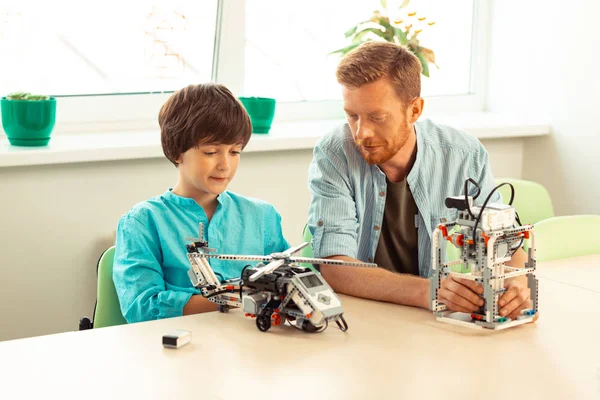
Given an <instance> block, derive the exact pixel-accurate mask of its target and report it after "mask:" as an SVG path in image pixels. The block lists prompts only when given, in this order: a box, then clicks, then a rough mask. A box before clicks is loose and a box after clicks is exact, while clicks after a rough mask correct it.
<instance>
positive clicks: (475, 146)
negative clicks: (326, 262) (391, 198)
mask: <svg viewBox="0 0 600 400" xmlns="http://www.w3.org/2000/svg"><path fill="white" fill-rule="evenodd" d="M414 127H415V132H416V136H417V157H416V160H415V162H414V165H413V167H412V169H411V170H410V172H409V174H408V176H407V178H406V179H407V183H408V185H409V187H410V190H411V192H412V194H413V197H414V199H415V203H416V205H417V208H418V210H419V213H418V215H417V216H416V217H415V226H416V227H417V237H418V258H419V274H420V276H422V277H428V276H429V274H430V270H431V234H432V232H433V230H434V229H435V227H436V226H437V225H438V224H440V223H442V222H446V221H448V222H449V221H453V220H455V219H456V218H457V216H458V210H456V209H448V208H446V206H445V204H444V201H445V199H446V197H450V196H458V195H462V194H463V193H464V183H465V180H466V179H468V178H472V179H473V180H475V181H476V182H477V183H478V184H479V186H480V187H481V194H480V196H479V197H478V198H477V200H476V201H475V203H476V204H482V203H483V201H484V200H485V198H486V197H487V196H488V194H489V193H490V191H491V190H493V188H494V186H495V185H494V178H493V176H492V172H491V168H490V165H489V160H488V153H487V151H486V150H485V148H484V147H483V145H482V144H481V143H480V142H479V140H478V139H477V138H475V137H474V136H471V135H469V134H467V133H464V132H461V131H459V130H456V129H453V128H451V127H448V126H444V125H438V124H435V123H434V122H432V121H431V120H428V119H425V120H420V121H417V123H415V125H414ZM308 184H309V188H310V191H311V196H312V198H311V204H310V209H309V218H308V220H309V222H308V226H309V229H310V231H311V233H312V235H313V239H312V243H311V244H312V247H313V254H314V256H315V257H328V256H333V255H345V256H348V257H352V258H356V259H358V260H361V261H368V262H372V261H373V260H374V259H375V251H376V250H377V244H378V243H379V234H380V232H381V230H380V229H379V228H380V227H381V223H382V221H383V213H384V210H385V198H386V188H387V185H386V179H385V174H384V173H383V172H382V171H381V169H379V167H377V166H375V165H369V164H368V163H367V162H366V161H365V159H364V158H363V157H362V155H361V153H360V151H359V150H358V149H357V148H356V145H355V144H354V141H353V138H352V132H351V131H350V127H349V126H348V124H343V125H340V126H339V127H337V128H336V129H334V131H333V132H331V133H330V134H328V135H326V136H324V137H322V138H321V139H320V140H319V142H318V143H317V145H316V146H315V148H314V152H313V160H312V162H311V164H310V167H309V172H308ZM469 188H470V190H469V192H470V193H469V194H470V195H474V194H475V193H476V192H477V189H476V188H475V187H474V185H469ZM500 198H501V196H500V193H499V192H496V193H494V195H493V196H492V198H491V199H490V202H493V201H499V200H500Z"/></svg>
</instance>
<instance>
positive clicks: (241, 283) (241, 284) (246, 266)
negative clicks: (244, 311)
mask: <svg viewBox="0 0 600 400" xmlns="http://www.w3.org/2000/svg"><path fill="white" fill-rule="evenodd" d="M248 267H250V268H252V265H250V264H246V265H244V268H242V273H241V274H240V303H241V302H242V288H243V287H244V278H243V276H244V271H245V270H246V268H248Z"/></svg>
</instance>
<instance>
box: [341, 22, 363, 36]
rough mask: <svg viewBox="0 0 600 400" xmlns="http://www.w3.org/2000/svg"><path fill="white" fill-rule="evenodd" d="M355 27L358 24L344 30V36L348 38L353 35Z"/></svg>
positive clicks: (356, 27)
mask: <svg viewBox="0 0 600 400" xmlns="http://www.w3.org/2000/svg"><path fill="white" fill-rule="evenodd" d="M359 25H360V24H359ZM357 29H358V25H356V26H353V27H352V28H350V29H348V30H347V31H346V33H344V36H346V38H349V37H350V36H352V35H354V32H356V30H357Z"/></svg>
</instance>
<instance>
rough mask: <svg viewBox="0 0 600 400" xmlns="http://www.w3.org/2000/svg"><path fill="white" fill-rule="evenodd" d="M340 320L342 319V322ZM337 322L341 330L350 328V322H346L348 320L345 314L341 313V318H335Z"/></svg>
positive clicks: (344, 330)
mask: <svg viewBox="0 0 600 400" xmlns="http://www.w3.org/2000/svg"><path fill="white" fill-rule="evenodd" d="M340 320H341V321H342V323H340ZM335 323H336V324H337V326H338V327H339V328H340V331H342V332H346V331H347V330H348V323H347V322H346V320H345V319H344V316H343V315H340V318H339V320H335Z"/></svg>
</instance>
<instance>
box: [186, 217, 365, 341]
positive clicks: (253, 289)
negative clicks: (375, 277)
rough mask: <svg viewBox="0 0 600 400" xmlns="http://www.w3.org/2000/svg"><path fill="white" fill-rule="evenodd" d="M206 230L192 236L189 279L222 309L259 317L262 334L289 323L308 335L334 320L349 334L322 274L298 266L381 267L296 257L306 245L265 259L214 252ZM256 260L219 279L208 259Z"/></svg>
mask: <svg viewBox="0 0 600 400" xmlns="http://www.w3.org/2000/svg"><path fill="white" fill-rule="evenodd" d="M203 232H204V226H203V224H202V223H200V235H199V236H200V237H199V238H192V239H191V241H192V243H191V244H189V245H186V248H187V251H188V253H187V257H188V259H189V261H190V264H191V268H190V269H189V270H188V276H189V277H190V280H191V281H192V284H193V285H194V287H196V288H198V289H200V293H201V295H202V296H204V297H205V298H207V299H208V300H210V301H212V302H213V303H216V304H218V305H219V311H221V312H227V311H228V310H229V308H231V307H239V308H242V309H243V312H244V313H245V316H246V317H251V318H256V326H257V328H258V329H259V330H260V331H262V332H266V331H268V330H269V328H270V327H271V325H275V326H278V325H282V324H284V323H285V322H286V320H287V321H289V323H290V325H292V326H294V327H295V328H297V329H300V330H303V331H305V332H311V333H312V332H322V331H323V330H325V329H326V328H327V326H328V324H329V321H335V323H336V324H337V325H338V327H339V328H340V329H341V330H342V331H343V332H345V331H346V330H347V329H348V324H347V323H346V320H345V319H344V317H343V312H344V310H343V308H342V303H341V302H340V299H339V298H338V297H337V295H336V294H335V292H334V291H333V289H332V288H331V287H330V286H329V285H328V284H327V282H325V280H324V279H323V278H322V277H321V275H320V274H318V273H316V272H315V271H314V270H312V269H311V268H308V267H303V266H301V265H299V264H298V263H310V264H329V265H348V266H357V267H377V265H376V264H371V263H359V262H346V261H339V260H325V259H319V258H306V257H293V254H294V253H296V252H298V251H300V250H301V249H303V248H304V247H305V246H307V245H308V243H306V242H304V243H302V244H301V245H299V246H297V247H292V248H290V249H288V250H286V251H284V252H282V253H273V254H270V255H267V256H260V255H259V256H253V255H227V254H216V253H215V251H216V250H215V249H211V248H209V247H208V242H206V241H205V240H204V239H203ZM211 258H217V259H221V260H245V261H258V263H257V264H256V265H255V266H252V265H247V266H246V267H244V269H243V270H242V274H241V277H240V278H236V279H231V280H227V281H223V282H222V281H220V280H219V279H218V278H217V274H215V272H214V271H213V269H212V267H211V266H210V264H209V262H208V260H209V259H211Z"/></svg>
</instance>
